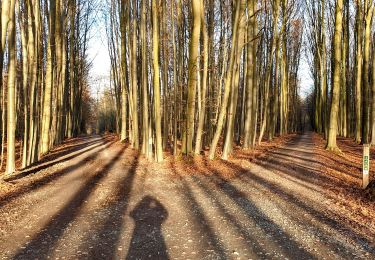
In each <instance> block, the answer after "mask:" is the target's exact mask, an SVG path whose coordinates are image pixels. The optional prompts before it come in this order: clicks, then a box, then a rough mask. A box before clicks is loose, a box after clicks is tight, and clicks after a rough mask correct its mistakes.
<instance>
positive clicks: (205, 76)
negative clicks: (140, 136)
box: [195, 1, 209, 154]
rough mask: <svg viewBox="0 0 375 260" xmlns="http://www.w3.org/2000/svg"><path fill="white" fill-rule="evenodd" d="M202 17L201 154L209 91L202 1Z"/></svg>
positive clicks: (198, 147) (198, 149)
mask: <svg viewBox="0 0 375 260" xmlns="http://www.w3.org/2000/svg"><path fill="white" fill-rule="evenodd" d="M201 19H202V34H203V77H202V84H201V86H202V89H201V105H200V111H199V119H198V129H197V135H196V141H195V154H200V152H201V150H202V138H203V131H204V122H205V116H206V102H207V100H206V92H207V80H208V40H209V39H208V31H207V24H206V18H205V11H204V3H203V1H202V2H201Z"/></svg>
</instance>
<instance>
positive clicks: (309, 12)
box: [306, 0, 375, 152]
mask: <svg viewBox="0 0 375 260" xmlns="http://www.w3.org/2000/svg"><path fill="white" fill-rule="evenodd" d="M374 4H375V3H374V1H373V0H353V1H341V0H337V1H329V0H321V1H310V0H309V1H306V17H307V23H306V28H307V32H308V33H307V36H306V37H307V40H308V44H307V50H308V55H307V56H308V57H309V60H310V67H311V72H312V75H313V78H314V93H313V102H312V108H313V109H312V110H310V111H313V113H312V116H311V119H312V120H313V126H314V129H315V130H316V131H318V132H320V133H323V134H324V135H325V136H326V137H327V139H328V143H327V149H329V150H333V151H337V152H339V148H338V147H337V144H336V137H337V135H341V136H344V137H353V138H355V140H356V141H357V142H358V143H363V144H369V143H370V142H372V143H373V144H375V73H374V72H375V59H374V53H375V52H374V44H373V43H374V41H373V39H374V26H373V16H374ZM333 14H334V15H333Z"/></svg>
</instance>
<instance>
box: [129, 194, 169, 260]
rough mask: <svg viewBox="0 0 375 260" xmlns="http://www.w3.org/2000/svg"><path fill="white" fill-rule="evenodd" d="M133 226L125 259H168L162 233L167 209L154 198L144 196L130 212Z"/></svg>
mask: <svg viewBox="0 0 375 260" xmlns="http://www.w3.org/2000/svg"><path fill="white" fill-rule="evenodd" d="M130 216H131V217H132V218H133V219H134V222H135V228H134V231H133V235H132V238H131V241H130V247H129V251H128V255H127V257H126V259H146V258H147V259H169V256H168V252H167V247H166V244H165V241H164V236H163V233H162V230H161V229H162V224H163V222H164V221H165V220H166V219H167V218H168V211H167V209H166V208H165V207H164V206H163V205H162V204H161V203H160V202H159V201H158V200H157V199H155V198H153V197H151V196H145V197H144V198H143V199H142V200H141V201H140V202H139V203H138V204H137V206H136V207H135V208H134V209H133V211H131V212H130Z"/></svg>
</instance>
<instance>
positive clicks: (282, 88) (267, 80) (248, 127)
mask: <svg viewBox="0 0 375 260" xmlns="http://www.w3.org/2000/svg"><path fill="white" fill-rule="evenodd" d="M302 7H303V6H302V5H301V4H300V1H294V0H281V1H280V0H277V1H246V0H239V1H216V0H207V1H196V0H192V1H180V0H167V1H160V0H152V1H150V0H131V1H117V0H111V1H107V9H106V11H105V13H106V14H107V15H106V24H107V35H108V39H109V42H108V45H109V46H108V47H109V51H110V56H111V61H112V64H111V79H112V81H113V88H114V93H115V100H116V102H118V105H117V106H116V107H117V131H118V132H119V133H121V139H122V140H129V142H130V143H131V144H132V146H133V147H134V148H138V147H140V149H141V151H142V153H143V154H145V155H146V156H147V157H148V158H155V159H156V160H157V161H161V160H162V159H163V155H162V154H163V151H171V152H173V153H174V154H175V155H176V154H180V153H181V154H184V155H193V154H200V153H201V152H202V151H203V150H206V149H209V156H210V158H211V159H213V158H214V157H215V156H216V155H217V154H218V153H219V154H221V157H222V158H224V159H227V158H228V156H229V155H230V154H231V153H232V151H233V147H234V145H240V146H242V147H243V148H244V149H248V148H251V147H253V146H255V145H256V144H257V143H260V142H261V141H262V140H263V139H264V137H267V138H269V139H272V138H273V137H274V136H275V135H276V134H285V133H287V132H292V131H298V130H300V129H301V127H302V125H303V122H302V116H301V114H302V112H301V111H302V109H301V99H300V97H299V95H298V92H299V91H298V90H299V82H298V72H299V67H300V66H299V60H300V57H301V50H302V40H303V38H302V31H303V26H304V25H303V20H302V14H303V12H302V10H303V9H302ZM139 142H141V145H139ZM219 147H220V151H219V150H218V149H219Z"/></svg>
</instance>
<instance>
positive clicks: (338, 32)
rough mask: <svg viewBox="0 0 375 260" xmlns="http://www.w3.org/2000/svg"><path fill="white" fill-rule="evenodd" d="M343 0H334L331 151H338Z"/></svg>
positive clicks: (329, 140) (329, 136)
mask: <svg viewBox="0 0 375 260" xmlns="http://www.w3.org/2000/svg"><path fill="white" fill-rule="evenodd" d="M343 7H344V6H343V0H337V1H336V14H335V17H336V21H335V33H334V42H333V43H334V56H333V57H334V65H333V66H334V68H333V69H334V71H333V81H332V82H333V89H332V104H331V114H330V122H329V132H328V142H327V149H328V150H331V151H339V148H338V147H337V144H336V136H337V127H338V122H337V117H338V108H339V102H340V84H341V80H340V79H341V75H340V72H341V63H342V59H341V58H342V57H341V54H342V26H343V25H342V20H343Z"/></svg>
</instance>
